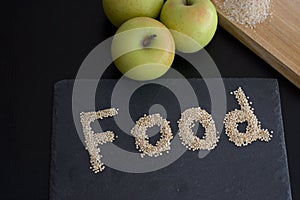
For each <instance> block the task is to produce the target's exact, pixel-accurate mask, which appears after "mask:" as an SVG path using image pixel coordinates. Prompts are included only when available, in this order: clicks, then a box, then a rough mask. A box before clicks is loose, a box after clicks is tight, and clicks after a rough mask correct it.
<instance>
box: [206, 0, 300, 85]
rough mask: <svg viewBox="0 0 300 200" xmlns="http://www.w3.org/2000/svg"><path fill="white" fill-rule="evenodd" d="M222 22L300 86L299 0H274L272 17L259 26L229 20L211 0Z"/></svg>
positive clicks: (229, 30) (218, 5)
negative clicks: (251, 26) (248, 25)
mask: <svg viewBox="0 0 300 200" xmlns="http://www.w3.org/2000/svg"><path fill="white" fill-rule="evenodd" d="M212 2H213V3H214V4H215V6H216V9H217V11H218V15H219V24H220V25H221V26H222V27H223V28H224V29H225V30H227V31H228V32H229V33H230V34H232V35H233V36H234V37H236V38H237V39H238V40H239V41H241V42H242V43H243V44H244V45H246V46H247V47H248V48H250V49H251V50H252V51H253V52H254V53H256V54H257V55H258V56H260V57H261V58H262V59H263V60H265V61H266V62H267V63H268V64H270V65H271V66H272V67H273V68H275V69H276V70H277V71H279V72H280V73H281V74H282V75H283V76H285V77H286V78H287V79H289V80H290V81H291V82H292V83H294V84H295V85H296V86H297V87H298V88H300V0H287V1H283V0H271V12H272V15H271V17H268V18H267V19H266V20H265V21H264V22H263V23H262V24H259V25H257V26H256V28H254V29H251V28H246V27H245V26H244V25H240V24H237V23H234V22H232V21H230V20H229V19H228V18H227V16H226V15H225V14H224V12H223V11H222V10H221V8H220V5H221V4H222V3H223V0H212Z"/></svg>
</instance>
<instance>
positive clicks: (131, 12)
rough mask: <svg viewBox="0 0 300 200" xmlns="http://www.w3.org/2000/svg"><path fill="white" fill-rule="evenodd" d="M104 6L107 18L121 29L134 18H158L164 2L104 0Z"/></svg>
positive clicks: (162, 0) (160, 0)
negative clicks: (122, 25)
mask: <svg viewBox="0 0 300 200" xmlns="http://www.w3.org/2000/svg"><path fill="white" fill-rule="evenodd" d="M102 4H103V9H104V12H105V14H106V16H107V18H108V19H109V20H110V21H111V23H112V24H113V25H115V26H116V27H119V26H120V25H121V24H122V23H124V22H125V21H127V20H129V19H131V18H134V17H152V18H156V17H158V16H159V13H160V10H161V7H162V5H163V4H164V0H103V1H102Z"/></svg>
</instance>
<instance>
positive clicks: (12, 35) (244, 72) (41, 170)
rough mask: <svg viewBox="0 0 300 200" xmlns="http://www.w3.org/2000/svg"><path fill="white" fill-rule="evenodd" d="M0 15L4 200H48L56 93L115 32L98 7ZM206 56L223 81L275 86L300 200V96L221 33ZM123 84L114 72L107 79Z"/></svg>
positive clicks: (35, 8)
mask: <svg viewBox="0 0 300 200" xmlns="http://www.w3.org/2000/svg"><path fill="white" fill-rule="evenodd" d="M1 15H2V16H1V20H0V21H1V28H0V30H1V35H2V36H1V68H0V75H1V88H0V89H1V98H0V99H1V100H0V102H1V111H0V121H1V124H0V125H1V131H0V133H1V139H2V144H1V159H2V161H1V190H0V192H1V195H0V198H1V199H48V184H49V162H50V139H51V123H52V121H51V117H52V98H53V85H54V83H55V82H57V81H59V80H62V79H73V78H75V76H76V73H77V70H78V68H79V67H80V64H81V63H82V61H83V59H84V58H85V56H86V55H87V54H88V53H89V52H90V51H91V50H92V49H93V48H94V47H95V46H96V45H97V44H99V43H100V42H101V41H103V40H105V39H106V38H107V37H109V36H112V35H113V34H114V32H115V31H116V28H114V27H113V26H112V25H111V24H110V23H109V21H108V20H107V19H106V17H105V16H104V14H103V11H102V6H101V0H72V1H71V0H51V1H50V0H47V1H46V0H40V1H37V0H27V1H12V2H10V3H6V4H4V3H3V4H2V3H1ZM206 50H207V51H208V52H209V54H210V55H211V57H212V58H213V59H214V61H215V63H216V64H217V66H218V68H219V70H220V72H221V74H222V76H223V77H263V78H267V77H270V78H277V79H278V81H279V87H280V92H281V100H282V102H281V103H282V105H281V106H282V112H283V121H284V129H285V134H286V144H287V153H288V162H289V170H290V178H291V186H292V193H293V198H294V199H300V186H299V184H300V171H299V170H298V169H300V162H299V159H300V157H299V155H300V153H299V152H300V151H299V149H298V146H299V142H300V135H299V133H300V127H299V115H300V90H299V89H297V88H296V87H295V86H294V85H292V84H291V83H290V82H289V81H287V80H286V79H285V78H284V77H282V76H281V75H280V74H279V73H277V72H276V71H275V70H273V68H271V67H270V66H269V65H268V64H266V63H265V62H264V61H262V60H261V59H260V58H259V57H257V56H256V55H255V54H254V53H252V52H251V51H250V50H248V49H247V48H246V47H244V46H243V45H242V44H241V43H240V42H238V41H237V40H236V39H234V38H233V37H232V36H231V35H229V34H228V33H227V32H226V31H224V30H223V29H222V28H221V27H218V30H217V33H216V35H215V37H214V39H213V40H212V41H211V43H210V44H209V45H208V46H207V47H206ZM189 72H190V73H189ZM183 73H184V74H185V75H187V76H189V77H195V76H196V75H194V74H192V73H191V71H189V69H188V68H187V69H184V70H183ZM119 76H120V73H119V72H118V71H117V70H116V69H115V68H113V67H110V68H109V69H108V70H107V71H106V73H105V74H104V78H118V77H119ZM257 89H259V88H257Z"/></svg>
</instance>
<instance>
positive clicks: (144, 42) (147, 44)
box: [143, 34, 157, 47]
mask: <svg viewBox="0 0 300 200" xmlns="http://www.w3.org/2000/svg"><path fill="white" fill-rule="evenodd" d="M156 37H157V35H156V34H152V35H150V36H149V37H147V38H146V39H144V41H143V47H147V46H149V45H150V44H151V41H152V40H153V39H154V38H156Z"/></svg>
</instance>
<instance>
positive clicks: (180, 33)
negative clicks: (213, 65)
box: [160, 0, 218, 53]
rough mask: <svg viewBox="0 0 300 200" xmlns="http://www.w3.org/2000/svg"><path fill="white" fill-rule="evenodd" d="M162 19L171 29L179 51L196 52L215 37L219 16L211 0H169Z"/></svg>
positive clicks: (162, 12) (162, 13)
mask: <svg viewBox="0 0 300 200" xmlns="http://www.w3.org/2000/svg"><path fill="white" fill-rule="evenodd" d="M187 2H188V5H186V3H187ZM160 21H161V22H162V23H164V24H165V25H166V26H167V27H168V28H169V29H170V30H171V33H172V34H173V36H174V40H175V46H176V49H177V50H178V51H180V52H183V53H194V52H196V51H199V50H200V49H202V48H203V47H205V46H206V45H207V44H208V43H209V42H210V41H211V39H212V38H213V36H214V34H215V32H216V29H217V24H218V16H217V11H216V8H215V6H214V5H213V4H212V3H211V1H210V0H167V2H166V3H165V4H164V6H163V8H162V10H161V15H160Z"/></svg>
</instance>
